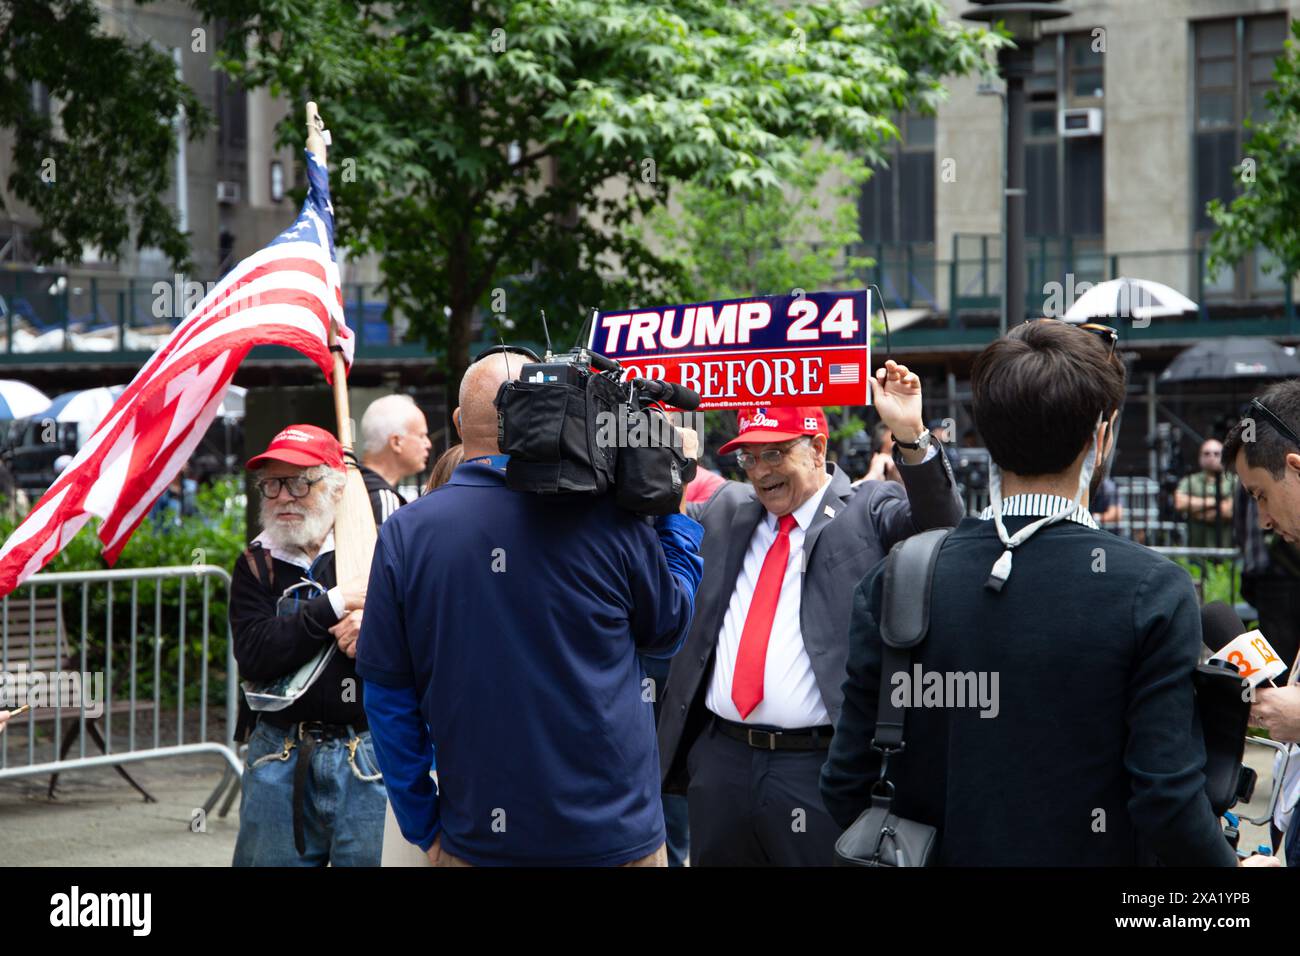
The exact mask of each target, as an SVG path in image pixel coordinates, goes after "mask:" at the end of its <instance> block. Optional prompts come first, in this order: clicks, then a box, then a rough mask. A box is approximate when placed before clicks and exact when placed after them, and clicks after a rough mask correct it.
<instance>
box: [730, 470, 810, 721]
mask: <svg viewBox="0 0 1300 956" xmlns="http://www.w3.org/2000/svg"><path fill="white" fill-rule="evenodd" d="M829 485H830V475H829V474H828V475H826V481H825V482H824V483H823V484H822V486H821V488H820V489H818V490H817V491H816V492H814V494H813V496H812V497H811V498H809V499H808V500H807V501H805V502H804V503H803V504H802V505H800V506H799V507H798V508H797V509H795V511H794V512H793V514H794V520H795V523H796V527H795V528H794V529H793V530H791V532H790V558H789V561H788V562H787V563H786V566H785V578H784V580H782V582H781V596H780V598H779V599H778V601H777V605H776V615H775V617H774V618H773V619H772V636H771V637H770V638H769V639H768V643H767V660H766V661H765V663H764V667H763V699H762V700H761V701H759V704H758V706H757V707H755V708H754V709H753V710H752V711H750V714H749V717H748V718H746V719H745V721H744V722H745V723H747V724H768V725H771V726H773V727H785V728H789V729H794V728H797V727H818V726H822V725H825V724H829V723H830V722H831V719H830V715H829V714H827V713H826V705H825V704H824V703H823V702H822V694H821V690H820V689H819V688H818V687H817V677H816V675H815V674H814V673H813V669H812V661H811V660H810V659H809V657H808V651H807V649H806V648H805V647H804V644H803V629H802V628H801V627H800V625H799V605H800V603H801V601H802V595H803V570H804V557H803V542H804V536H805V534H806V533H807V531H808V526H809V525H811V524H812V521H813V518H814V517H816V515H817V513H818V512H819V511H820V510H821V509H822V499H823V498H824V497H825V496H826V488H827V487H828V486H829ZM776 529H777V519H776V515H774V514H772V513H771V512H770V511H768V512H765V513H764V515H763V520H761V521H760V522H759V523H758V527H757V528H755V529H754V535H753V537H752V538H750V539H749V551H747V552H746V554H745V562H744V564H743V565H741V568H740V574H739V575H738V576H737V578H736V589H735V590H734V591H732V592H731V601H730V603H729V604H728V605H727V614H726V616H725V617H724V618H723V619H722V630H720V631H719V632H718V651H717V657H716V658H714V662H713V677H712V678H711V680H710V682H709V690H708V693H707V695H706V696H705V698H704V706H705V707H707V708H708V709H709V710H710V711H712V712H713V713H715V714H717V715H718V716H719V717H722V718H724V719H726V720H734V721H737V722H739V721H740V719H741V718H740V711H738V710H736V705H735V703H734V702H733V701H732V699H731V679H732V676H733V675H734V674H735V672H736V655H737V653H738V652H739V650H740V635H741V633H742V632H743V631H744V629H745V616H746V614H748V613H749V605H750V602H751V601H752V599H753V597H754V588H755V587H756V586H757V584H758V575H759V572H760V571H761V570H762V568H763V559H764V558H766V557H767V552H768V549H769V548H771V547H772V542H774V541H775V540H776Z"/></svg>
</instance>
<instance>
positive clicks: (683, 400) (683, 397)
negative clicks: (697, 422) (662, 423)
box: [632, 378, 700, 412]
mask: <svg viewBox="0 0 1300 956" xmlns="http://www.w3.org/2000/svg"><path fill="white" fill-rule="evenodd" d="M632 385H633V386H634V387H635V388H636V389H637V390H638V391H640V392H641V393H643V394H644V395H645V396H646V397H647V398H649V399H650V400H651V401H655V402H663V403H665V404H667V405H672V406H673V407H674V408H680V409H681V410H682V411H684V412H693V411H695V409H697V408H699V407H700V396H699V394H698V393H696V392H693V391H691V390H690V389H689V388H687V387H686V386H685V385H678V384H676V383H675V382H662V381H660V380H659V379H655V378H634V379H632Z"/></svg>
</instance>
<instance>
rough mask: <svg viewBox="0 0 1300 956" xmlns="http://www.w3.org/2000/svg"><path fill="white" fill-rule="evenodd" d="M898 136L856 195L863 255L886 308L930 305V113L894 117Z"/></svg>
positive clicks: (932, 169)
mask: <svg viewBox="0 0 1300 956" xmlns="http://www.w3.org/2000/svg"><path fill="white" fill-rule="evenodd" d="M898 131H899V133H900V134H901V141H900V142H897V143H894V144H893V146H892V148H891V149H889V150H888V151H887V153H886V155H887V156H888V164H887V165H885V166H882V167H879V168H877V169H875V170H874V171H873V172H872V175H871V178H870V179H868V180H867V181H866V183H865V184H864V185H863V187H862V194H861V196H860V197H859V200H858V228H859V232H860V233H861V235H862V242H863V247H862V254H863V255H867V256H870V257H872V258H874V259H875V260H876V267H875V269H874V270H872V271H871V278H870V281H873V282H877V283H878V284H879V285H880V287H881V291H882V292H884V294H885V296H886V299H887V300H888V302H889V304H890V306H891V307H893V306H895V305H900V306H901V305H929V306H931V307H933V306H935V302H936V300H935V288H936V287H935V271H934V270H935V265H934V190H935V185H934V180H935V166H934V117H933V116H915V115H907V116H904V117H902V119H900V120H899V121H898Z"/></svg>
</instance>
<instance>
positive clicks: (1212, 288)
mask: <svg viewBox="0 0 1300 956" xmlns="http://www.w3.org/2000/svg"><path fill="white" fill-rule="evenodd" d="M1192 31H1193V47H1194V50H1195V70H1196V74H1195V86H1194V89H1195V97H1194V99H1195V101H1194V103H1193V106H1192V116H1193V121H1194V122H1193V128H1194V133H1193V137H1194V140H1195V144H1194V148H1193V163H1194V164H1195V173H1194V175H1193V177H1192V188H1193V189H1194V190H1195V193H1194V197H1193V198H1194V204H1195V220H1194V222H1195V226H1194V228H1195V230H1196V244H1197V246H1198V247H1203V246H1204V245H1205V244H1206V243H1207V242H1208V240H1209V237H1210V234H1211V233H1212V232H1213V231H1214V223H1213V222H1212V221H1211V219H1210V217H1209V214H1208V213H1207V212H1206V211H1205V207H1206V204H1207V203H1209V202H1210V200H1212V199H1217V200H1219V201H1220V202H1222V203H1224V204H1225V205H1226V204H1228V203H1230V202H1232V200H1233V197H1234V196H1236V194H1237V179H1236V172H1235V169H1236V167H1237V166H1239V165H1240V164H1241V161H1242V159H1243V158H1244V157H1245V148H1246V146H1245V144H1246V142H1247V141H1248V140H1249V139H1250V133H1249V132H1248V131H1247V130H1245V129H1244V124H1245V121H1246V120H1247V119H1250V120H1252V121H1254V122H1261V121H1264V120H1266V119H1268V118H1269V112H1268V106H1267V104H1266V103H1265V102H1264V95H1265V94H1266V93H1267V92H1268V90H1269V89H1271V88H1272V86H1273V79H1272V74H1273V61H1274V60H1275V59H1277V57H1279V56H1280V55H1281V54H1282V51H1283V44H1284V43H1285V41H1286V37H1287V19H1286V14H1285V13H1277V14H1265V15H1260V16H1250V17H1244V16H1243V17H1229V18H1226V19H1220V20H1201V21H1197V22H1195V23H1193V24H1192ZM1204 290H1205V292H1207V293H1210V294H1216V293H1217V294H1220V295H1226V296H1231V297H1236V298H1246V299H1250V298H1255V297H1257V296H1259V295H1260V294H1266V295H1270V296H1271V295H1277V294H1278V293H1279V292H1280V291H1281V281H1280V279H1279V278H1278V276H1277V275H1276V274H1274V275H1273V276H1271V277H1269V276H1264V275H1263V274H1262V270H1261V269H1260V268H1259V256H1251V257H1248V259H1247V261H1244V262H1242V263H1241V264H1240V265H1239V266H1238V268H1237V269H1236V270H1233V271H1232V272H1228V271H1227V270H1225V271H1224V272H1222V273H1220V274H1219V275H1217V276H1213V277H1206V282H1205V285H1204Z"/></svg>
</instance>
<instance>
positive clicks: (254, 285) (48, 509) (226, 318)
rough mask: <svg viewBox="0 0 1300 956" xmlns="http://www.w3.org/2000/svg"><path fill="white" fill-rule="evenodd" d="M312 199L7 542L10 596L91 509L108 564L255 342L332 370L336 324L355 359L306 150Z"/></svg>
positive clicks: (245, 265)
mask: <svg viewBox="0 0 1300 956" xmlns="http://www.w3.org/2000/svg"><path fill="white" fill-rule="evenodd" d="M306 155H307V180H308V189H307V199H306V201H305V202H304V203H303V206H302V211H301V212H300V213H299V214H298V218H297V220H296V221H295V222H294V224H293V225H292V226H291V227H290V228H289V229H287V230H285V231H284V232H282V233H280V235H279V236H277V237H276V238H275V240H274V241H273V242H271V244H270V245H268V246H267V247H266V248H264V249H262V250H260V251H258V252H256V253H254V254H253V255H251V256H249V257H248V258H247V259H245V260H244V261H243V262H241V263H240V264H239V265H237V266H236V267H235V268H234V269H233V270H231V271H230V272H229V273H228V274H227V275H226V276H225V277H224V278H223V279H222V280H221V281H220V282H219V283H218V284H217V285H216V287H215V288H213V289H212V291H211V292H209V293H208V294H207V295H206V296H204V298H203V301H202V302H200V303H199V304H198V306H196V307H195V309H194V311H193V312H191V313H190V314H189V315H188V316H186V317H185V321H183V322H181V323H180V325H178V326H177V327H176V329H175V331H173V332H172V334H171V335H170V336H169V337H168V339H167V341H166V342H164V343H163V344H162V346H161V347H160V348H159V349H158V351H157V352H155V353H154V354H153V355H152V356H151V357H150V358H149V361H147V362H146V363H145V365H144V367H143V368H142V369H140V371H139V372H138V373H137V374H136V376H135V378H134V379H133V380H132V381H131V384H130V385H128V386H127V387H126V390H125V391H124V392H123V393H122V395H121V397H120V398H118V400H117V402H116V403H114V405H113V407H112V409H111V410H110V411H109V413H108V415H106V416H105V417H104V420H103V421H102V422H100V424H99V427H98V428H96V429H95V431H94V433H93V434H91V436H90V439H89V440H88V441H87V442H86V444H85V445H84V446H83V447H82V449H81V450H80V451H79V452H78V453H77V455H76V457H75V458H73V460H72V463H71V464H70V465H68V467H67V468H65V469H64V470H63V473H62V474H60V475H59V477H58V478H57V479H56V480H55V482H54V484H53V485H51V486H50V489H49V491H47V492H46V493H45V495H44V496H43V497H42V498H41V500H40V501H39V502H37V504H36V507H35V508H33V509H32V512H31V513H30V514H29V515H28V516H27V519H26V520H25V521H23V523H22V524H21V525H19V526H18V528H16V529H15V530H14V533H13V534H12V535H10V537H9V540H7V541H6V542H5V543H4V545H3V546H2V547H0V595H4V594H8V593H9V592H11V591H12V590H13V589H14V588H16V587H17V586H18V585H19V584H21V583H22V582H23V581H25V580H26V579H27V578H29V577H31V575H33V574H35V573H36V572H37V571H39V570H40V569H41V568H43V567H44V566H45V565H46V564H47V563H48V562H49V561H50V559H51V558H53V557H54V556H55V555H56V554H58V552H59V551H61V550H62V549H63V548H64V546H65V545H67V543H68V542H69V541H71V540H72V538H73V536H74V535H75V534H76V533H77V532H78V531H79V530H81V528H82V526H83V525H85V523H86V522H87V521H89V520H90V519H91V518H92V517H97V518H100V519H102V520H101V523H100V526H99V538H100V541H101V542H103V545H104V557H105V559H106V560H107V561H108V563H109V564H112V563H114V562H115V561H116V560H117V556H118V555H119V554H120V553H121V551H122V548H123V547H124V546H125V545H126V542H127V539H128V538H129V537H130V536H131V532H133V531H134V530H135V529H136V527H137V526H138V525H139V524H140V522H141V521H142V520H143V519H144V517H145V515H147V514H148V513H149V509H150V507H152V505H153V503H154V501H155V500H156V499H157V498H158V496H159V495H160V494H162V492H163V489H164V488H166V487H167V484H168V483H169V482H170V481H171V480H172V478H173V477H175V476H176V474H178V473H179V472H180V470H181V467H182V466H183V465H184V464H185V462H186V461H187V460H188V459H189V457H190V455H191V454H192V453H193V451H194V449H195V447H196V446H197V445H198V443H199V441H200V440H201V439H202V438H203V434H204V432H206V431H207V429H208V426H209V425H211V424H212V420H213V419H214V418H215V417H216V414H217V408H218V407H219V406H220V405H221V400H222V398H223V397H224V396H225V394H226V386H227V385H229V384H230V379H231V378H232V377H233V376H234V374H235V369H236V368H237V367H238V366H239V363H240V362H241V361H242V360H243V358H244V356H245V355H247V354H248V352H249V350H250V349H252V348H253V346H255V345H287V346H289V347H290V348H294V349H297V350H298V351H300V352H302V353H304V354H305V355H307V356H308V357H309V358H311V359H312V360H313V361H314V362H315V363H316V364H317V365H319V366H320V368H321V371H322V372H324V373H325V378H326V379H327V380H329V379H331V377H332V373H333V361H332V359H331V356H330V351H329V326H330V321H331V320H333V321H335V322H336V323H337V338H336V341H337V344H338V345H339V347H340V348H341V349H342V352H343V357H344V361H345V363H346V364H347V366H348V367H351V365H352V354H353V347H354V345H355V338H354V337H353V335H352V332H351V331H350V330H349V329H348V328H347V326H346V324H345V323H344V319H343V288H342V285H341V283H340V279H339V269H338V263H337V261H336V260H335V257H334V207H333V206H332V205H331V204H330V188H329V172H328V170H327V169H326V167H325V164H324V163H323V162H321V160H320V159H319V158H318V157H317V156H316V155H315V154H313V153H311V152H307V154H306Z"/></svg>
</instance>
